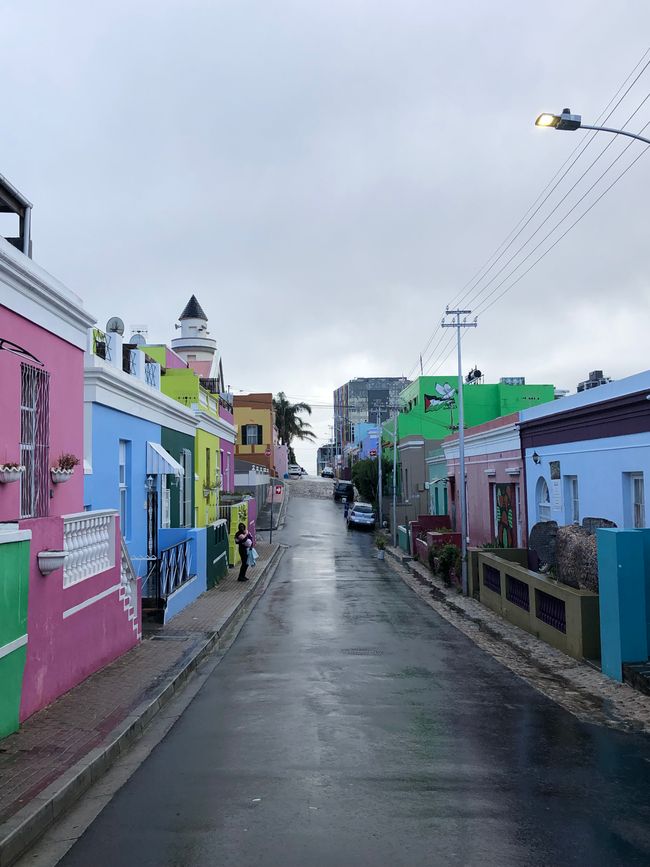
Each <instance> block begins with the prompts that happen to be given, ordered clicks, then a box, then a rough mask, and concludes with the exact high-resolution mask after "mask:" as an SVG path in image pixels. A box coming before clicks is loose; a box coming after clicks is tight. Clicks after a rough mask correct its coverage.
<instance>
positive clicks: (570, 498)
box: [564, 476, 580, 524]
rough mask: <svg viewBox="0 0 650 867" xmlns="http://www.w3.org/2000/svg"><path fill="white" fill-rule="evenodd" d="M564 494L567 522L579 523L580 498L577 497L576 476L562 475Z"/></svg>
mask: <svg viewBox="0 0 650 867" xmlns="http://www.w3.org/2000/svg"><path fill="white" fill-rule="evenodd" d="M564 492H565V493H564V496H565V500H566V521H567V524H579V523H580V499H579V497H578V477H577V476H565V477H564Z"/></svg>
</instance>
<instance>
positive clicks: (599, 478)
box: [520, 371, 650, 530]
mask: <svg viewBox="0 0 650 867" xmlns="http://www.w3.org/2000/svg"><path fill="white" fill-rule="evenodd" d="M649 396H650V371H645V372H643V373H638V374H635V375H634V376H629V377H626V378H625V379H620V380H618V381H616V382H610V383H607V384H604V385H600V386H598V387H597V388H593V389H590V390H588V391H583V392H581V393H579V394H574V395H571V396H570V397H564V398H562V399H561V400H558V401H554V402H552V403H546V404H543V405H541V406H536V407H534V408H531V409H526V410H523V411H522V412H521V422H520V431H521V444H522V452H523V455H524V459H525V470H526V497H527V509H528V527H529V530H530V528H531V527H532V526H533V525H534V524H536V523H538V522H539V521H556V522H557V523H558V524H559V525H566V524H574V523H576V524H582V523H583V522H584V521H585V519H586V518H605V519H607V520H608V521H612V522H613V523H614V524H615V525H616V526H617V527H619V528H625V529H641V528H644V527H647V526H648V512H647V510H646V506H645V483H646V481H647V480H648V478H650V400H649V399H648V398H649Z"/></svg>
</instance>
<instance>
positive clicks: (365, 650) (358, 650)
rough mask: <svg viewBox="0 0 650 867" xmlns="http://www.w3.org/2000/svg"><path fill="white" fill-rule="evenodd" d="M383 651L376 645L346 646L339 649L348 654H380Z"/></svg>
mask: <svg viewBox="0 0 650 867" xmlns="http://www.w3.org/2000/svg"><path fill="white" fill-rule="evenodd" d="M383 652H384V651H383V650H380V649H379V648H378V647H346V648H345V649H344V650H342V651H341V653H345V654H347V655H348V656H381V655H382V654H383Z"/></svg>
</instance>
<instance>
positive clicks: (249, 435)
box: [241, 424, 264, 446]
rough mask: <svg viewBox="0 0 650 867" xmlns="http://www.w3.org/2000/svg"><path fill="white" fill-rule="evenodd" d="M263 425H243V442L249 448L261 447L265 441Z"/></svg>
mask: <svg viewBox="0 0 650 867" xmlns="http://www.w3.org/2000/svg"><path fill="white" fill-rule="evenodd" d="M263 436H264V435H263V432H262V425H261V424H245V425H242V431H241V441H242V443H243V444H244V445H247V446H261V445H262V443H263V441H264V439H263Z"/></svg>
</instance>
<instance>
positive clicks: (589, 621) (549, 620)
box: [478, 549, 600, 659]
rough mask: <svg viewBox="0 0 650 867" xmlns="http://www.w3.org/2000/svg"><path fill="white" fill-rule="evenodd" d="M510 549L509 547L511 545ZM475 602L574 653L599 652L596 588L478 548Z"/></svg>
mask: <svg viewBox="0 0 650 867" xmlns="http://www.w3.org/2000/svg"><path fill="white" fill-rule="evenodd" d="M512 550H515V549H512ZM478 578H479V582H480V589H481V602H482V603H483V604H484V605H486V606H487V607H488V608H491V609H492V610H493V611H496V613H497V614H500V615H501V616H502V617H504V618H505V619H506V620H508V621H510V623H514V624H515V625H516V626H519V627H520V628H521V629H525V630H526V632H530V633H531V634H532V635H535V636H536V637H537V638H541V639H542V640H543V641H546V642H547V643H548V644H551V645H552V646H553V647H557V648H558V650H561V651H563V652H564V653H567V654H568V655H569V656H573V657H574V658H575V659H583V658H584V659H597V658H599V657H600V612H599V607H598V594H597V593H591V592H590V591H588V590H576V589H575V588H573V587H568V586H567V585H566V584H559V583H558V582H556V581H553V580H551V579H550V578H547V577H546V576H545V575H542V574H540V573H539V572H532V571H531V570H530V569H526V568H524V567H523V566H519V565H517V564H516V563H513V562H511V561H509V560H506V559H505V558H504V557H499V556H497V555H496V554H487V553H483V552H478Z"/></svg>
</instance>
